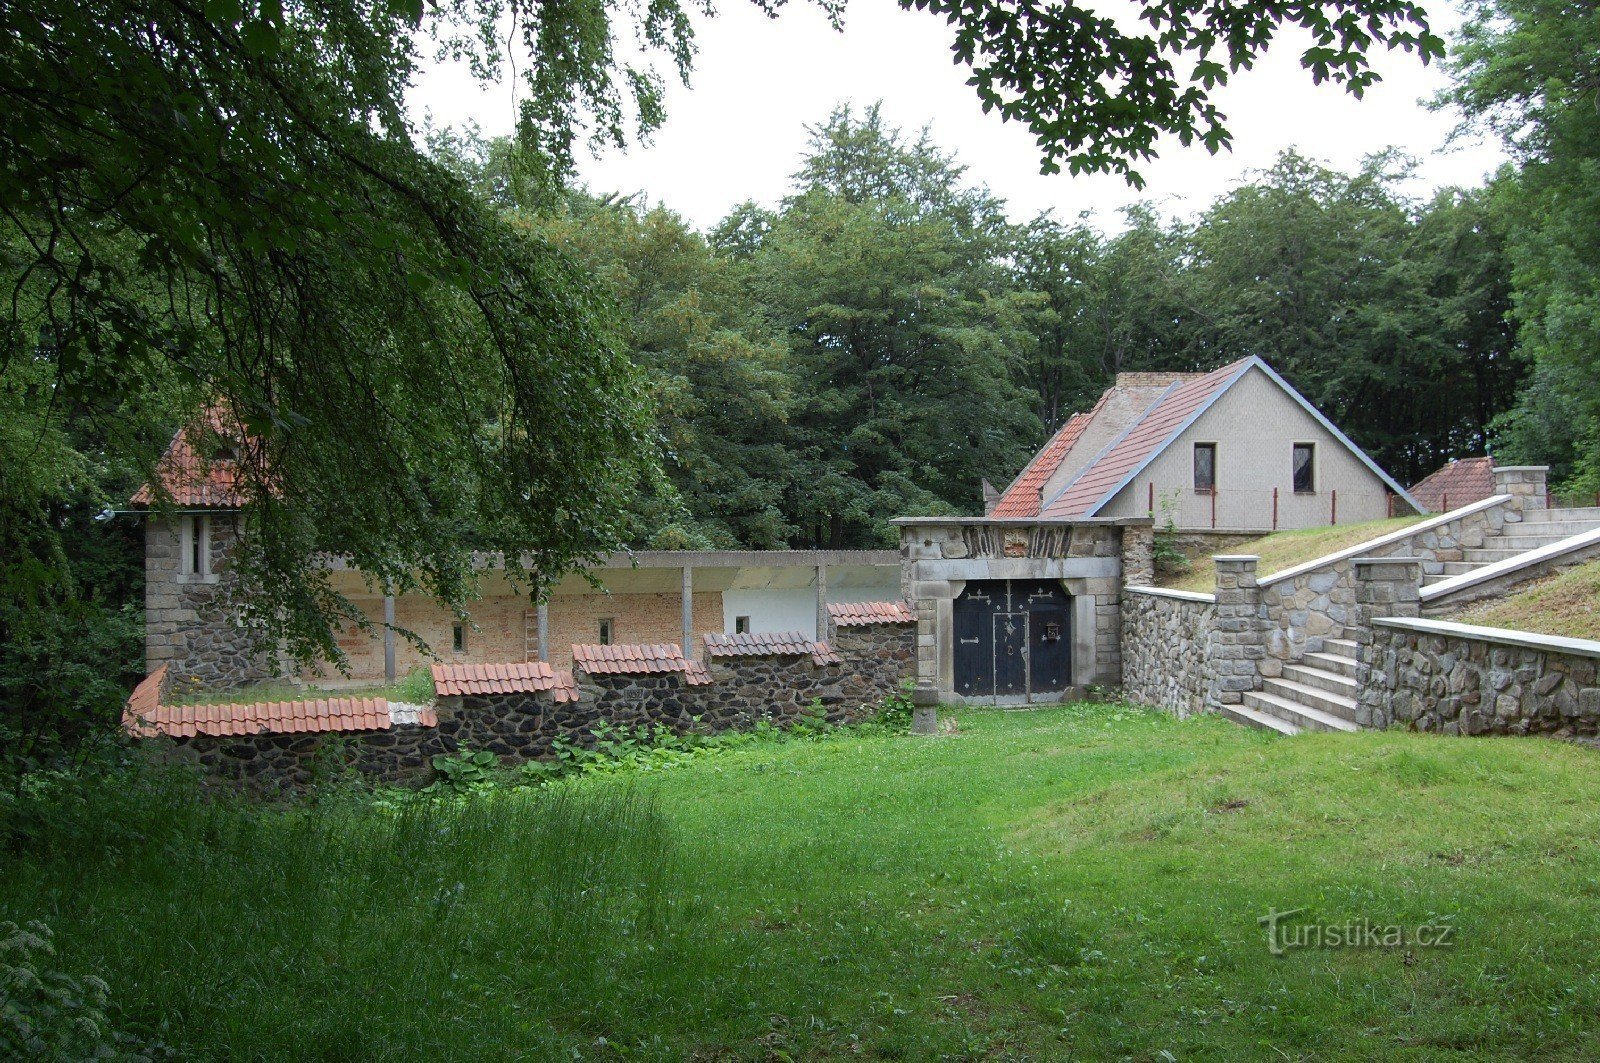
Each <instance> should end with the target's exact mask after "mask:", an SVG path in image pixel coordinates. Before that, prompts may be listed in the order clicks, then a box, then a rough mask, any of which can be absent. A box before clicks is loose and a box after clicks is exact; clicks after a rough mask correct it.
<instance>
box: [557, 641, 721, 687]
mask: <svg viewBox="0 0 1600 1063" xmlns="http://www.w3.org/2000/svg"><path fill="white" fill-rule="evenodd" d="M572 664H573V667H574V668H582V669H583V670H584V671H585V672H588V673H589V674H590V675H671V674H673V673H677V674H679V675H682V676H683V681H684V682H685V683H687V684H688V685H689V686H703V685H705V684H706V683H710V682H711V681H712V679H711V673H710V672H708V671H706V666H705V665H703V664H701V663H700V662H699V661H691V660H689V659H688V658H687V657H685V656H684V655H683V648H682V647H681V646H679V645H678V644H677V643H676V642H669V643H665V644H661V645H649V646H646V645H633V646H629V645H623V646H593V645H576V646H573V647H572Z"/></svg>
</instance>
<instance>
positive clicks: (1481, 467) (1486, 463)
mask: <svg viewBox="0 0 1600 1063" xmlns="http://www.w3.org/2000/svg"><path fill="white" fill-rule="evenodd" d="M1492 494H1494V459H1493V458H1458V459H1457V460H1455V461H1452V462H1451V463H1450V464H1448V465H1446V466H1444V467H1442V468H1439V469H1435V470H1434V471H1433V472H1431V473H1429V474H1428V476H1427V478H1426V479H1424V480H1422V481H1421V482H1420V483H1417V484H1414V485H1412V488H1411V497H1412V498H1415V499H1416V500H1417V502H1418V503H1419V504H1421V505H1423V506H1426V507H1427V508H1428V509H1429V510H1431V511H1432V512H1435V513H1445V512H1448V511H1449V510H1450V509H1452V508H1458V507H1460V506H1464V505H1467V504H1468V503H1470V502H1479V501H1482V500H1483V499H1485V498H1488V497H1489V496H1490V495H1492Z"/></svg>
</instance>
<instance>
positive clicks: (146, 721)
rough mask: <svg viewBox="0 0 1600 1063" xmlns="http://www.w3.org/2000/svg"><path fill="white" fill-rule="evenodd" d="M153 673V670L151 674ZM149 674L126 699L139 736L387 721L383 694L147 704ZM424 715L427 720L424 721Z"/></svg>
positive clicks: (128, 719) (300, 729)
mask: <svg viewBox="0 0 1600 1063" xmlns="http://www.w3.org/2000/svg"><path fill="white" fill-rule="evenodd" d="M154 675H155V673H152V677H153V676H154ZM149 682H150V679H149V678H147V679H146V680H145V681H144V682H143V683H141V684H139V686H138V687H137V688H135V690H134V693H133V696H132V697H130V698H129V699H128V706H127V710H126V711H125V713H124V715H123V726H124V727H125V728H126V729H127V730H128V731H129V732H130V733H132V734H136V735H139V736H141V737H148V736H151V735H157V734H164V735H169V736H171V737H173V738H193V737H194V736H195V735H215V736H220V737H226V736H230V735H254V734H300V733H317V732H326V731H384V730H388V728H389V726H390V722H391V721H390V717H389V703H388V702H387V701H386V700H384V699H383V698H323V699H318V700H315V701H257V702H249V703H242V704H219V705H150V704H147V702H148V701H149V696H148V694H147V693H145V692H144V691H145V687H146V684H148V683H149ZM420 715H421V717H423V719H419V722H423V723H424V726H434V725H436V724H437V723H438V720H437V718H436V717H434V715H433V712H432V710H431V709H430V710H427V711H426V712H424V713H422V714H420ZM424 720H426V722H424Z"/></svg>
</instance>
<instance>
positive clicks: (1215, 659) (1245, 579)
mask: <svg viewBox="0 0 1600 1063" xmlns="http://www.w3.org/2000/svg"><path fill="white" fill-rule="evenodd" d="M1211 560H1212V561H1213V563H1215V565H1216V570H1217V585H1216V597H1217V605H1216V610H1215V612H1214V614H1213V620H1212V627H1211V634H1210V636H1209V638H1208V640H1207V645H1206V666H1207V667H1206V673H1207V675H1208V676H1209V680H1208V682H1207V687H1206V708H1207V709H1208V710H1210V711H1213V712H1215V711H1216V710H1217V709H1219V708H1220V707H1222V706H1223V705H1237V704H1239V703H1241V702H1242V701H1244V693H1245V691H1247V690H1255V689H1256V688H1257V687H1258V686H1259V685H1260V674H1261V661H1262V659H1263V658H1265V657H1266V655H1267V644H1266V630H1265V624H1264V623H1263V622H1262V619H1261V588H1260V586H1259V585H1258V584H1257V582H1256V566H1257V564H1259V563H1260V561H1261V559H1260V558H1259V557H1256V556H1254V555H1251V554H1221V555H1218V556H1216V557H1213V558H1212V559H1211Z"/></svg>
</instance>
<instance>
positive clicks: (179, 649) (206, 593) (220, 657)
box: [144, 513, 275, 690]
mask: <svg viewBox="0 0 1600 1063" xmlns="http://www.w3.org/2000/svg"><path fill="white" fill-rule="evenodd" d="M201 518H202V519H204V520H205V521H207V522H208V526H209V530H210V534H209V536H208V540H209V547H210V549H209V563H208V565H207V571H206V572H205V573H203V574H193V573H185V572H183V571H182V567H183V566H182V558H181V557H180V542H181V537H180V535H179V531H178V525H177V523H175V522H174V521H173V520H171V519H166V520H163V519H159V518H156V517H151V519H150V524H149V527H148V529H147V531H146V534H145V548H144V555H145V560H144V578H145V660H146V666H147V667H148V669H149V670H150V671H155V669H156V668H158V667H160V666H161V665H163V664H169V665H171V667H172V672H173V682H174V683H175V684H177V685H179V687H180V688H182V687H184V686H193V687H205V688H207V689H212V690H225V689H229V688H232V687H237V686H242V685H244V684H246V683H250V682H255V681H258V680H262V679H267V678H270V677H271V676H272V675H274V674H275V669H274V667H273V662H272V660H271V659H270V658H269V657H268V656H266V655H264V654H260V653H255V652H253V651H252V649H251V646H250V640H249V638H248V637H247V636H248V632H246V631H245V629H244V628H242V627H241V626H240V625H239V624H238V623H237V622H235V621H234V620H233V619H232V618H231V617H230V615H229V612H228V610H227V608H226V594H227V589H228V555H229V553H230V552H231V550H232V548H233V544H234V541H235V539H236V538H237V532H236V528H235V524H234V516H233V515H232V514H231V513H211V514H204V515H201ZM179 519H183V518H179Z"/></svg>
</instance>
